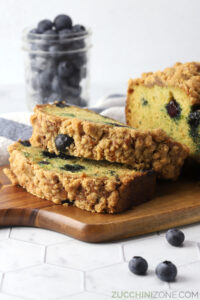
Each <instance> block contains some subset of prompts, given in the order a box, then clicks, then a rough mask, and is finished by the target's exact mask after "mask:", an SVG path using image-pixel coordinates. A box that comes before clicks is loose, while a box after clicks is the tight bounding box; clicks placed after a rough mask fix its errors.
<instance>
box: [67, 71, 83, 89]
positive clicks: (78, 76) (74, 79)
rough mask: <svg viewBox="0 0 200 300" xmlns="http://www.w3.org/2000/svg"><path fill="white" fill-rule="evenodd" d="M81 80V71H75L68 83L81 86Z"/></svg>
mask: <svg viewBox="0 0 200 300" xmlns="http://www.w3.org/2000/svg"><path fill="white" fill-rule="evenodd" d="M80 80H81V74H80V72H78V71H77V72H75V73H73V74H72V75H71V76H70V77H69V78H68V83H69V86H72V87H78V86H79V83H80Z"/></svg>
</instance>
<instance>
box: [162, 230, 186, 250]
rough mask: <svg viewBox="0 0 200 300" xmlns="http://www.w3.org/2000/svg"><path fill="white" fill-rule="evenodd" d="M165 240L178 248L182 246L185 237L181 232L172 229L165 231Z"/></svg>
mask: <svg viewBox="0 0 200 300" xmlns="http://www.w3.org/2000/svg"><path fill="white" fill-rule="evenodd" d="M166 239H167V241H168V243H169V244H170V245H172V246H175V247H178V246H181V245H182V244H183V242H184V240H185V235H184V233H183V232H182V231H181V230H179V229H177V228H172V229H169V230H168V231H167V233H166Z"/></svg>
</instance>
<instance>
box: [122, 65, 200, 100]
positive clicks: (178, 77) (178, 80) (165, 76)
mask: <svg viewBox="0 0 200 300" xmlns="http://www.w3.org/2000/svg"><path fill="white" fill-rule="evenodd" d="M135 85H144V86H147V87H152V86H154V85H159V86H171V87H177V88H180V89H182V90H184V91H185V92H186V94H187V95H188V96H189V97H190V101H191V105H195V104H200V62H188V63H180V62H177V63H176V64H174V66H173V67H171V68H166V69H164V70H163V71H157V72H148V73H143V74H142V76H141V78H137V79H130V80H129V84H128V92H129V93H130V92H131V91H132V90H133V89H134V86H135Z"/></svg>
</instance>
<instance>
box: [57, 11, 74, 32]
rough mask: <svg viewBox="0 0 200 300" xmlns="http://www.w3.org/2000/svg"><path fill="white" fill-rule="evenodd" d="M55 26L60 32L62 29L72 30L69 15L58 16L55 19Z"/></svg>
mask: <svg viewBox="0 0 200 300" xmlns="http://www.w3.org/2000/svg"><path fill="white" fill-rule="evenodd" d="M54 25H55V28H56V30H58V31H60V30H62V29H70V28H72V19H71V18H70V17H69V16H67V15H58V16H57V17H56V18H55V19H54Z"/></svg>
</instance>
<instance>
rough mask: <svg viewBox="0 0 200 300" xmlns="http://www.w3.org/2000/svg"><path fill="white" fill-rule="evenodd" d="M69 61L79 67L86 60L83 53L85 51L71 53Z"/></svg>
mask: <svg viewBox="0 0 200 300" xmlns="http://www.w3.org/2000/svg"><path fill="white" fill-rule="evenodd" d="M71 62H72V63H73V65H74V66H75V67H76V68H77V69H79V68H81V67H82V66H83V65H85V64H86V62H87V56H86V55H85V53H82V54H78V53H76V55H73V56H72V57H71Z"/></svg>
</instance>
